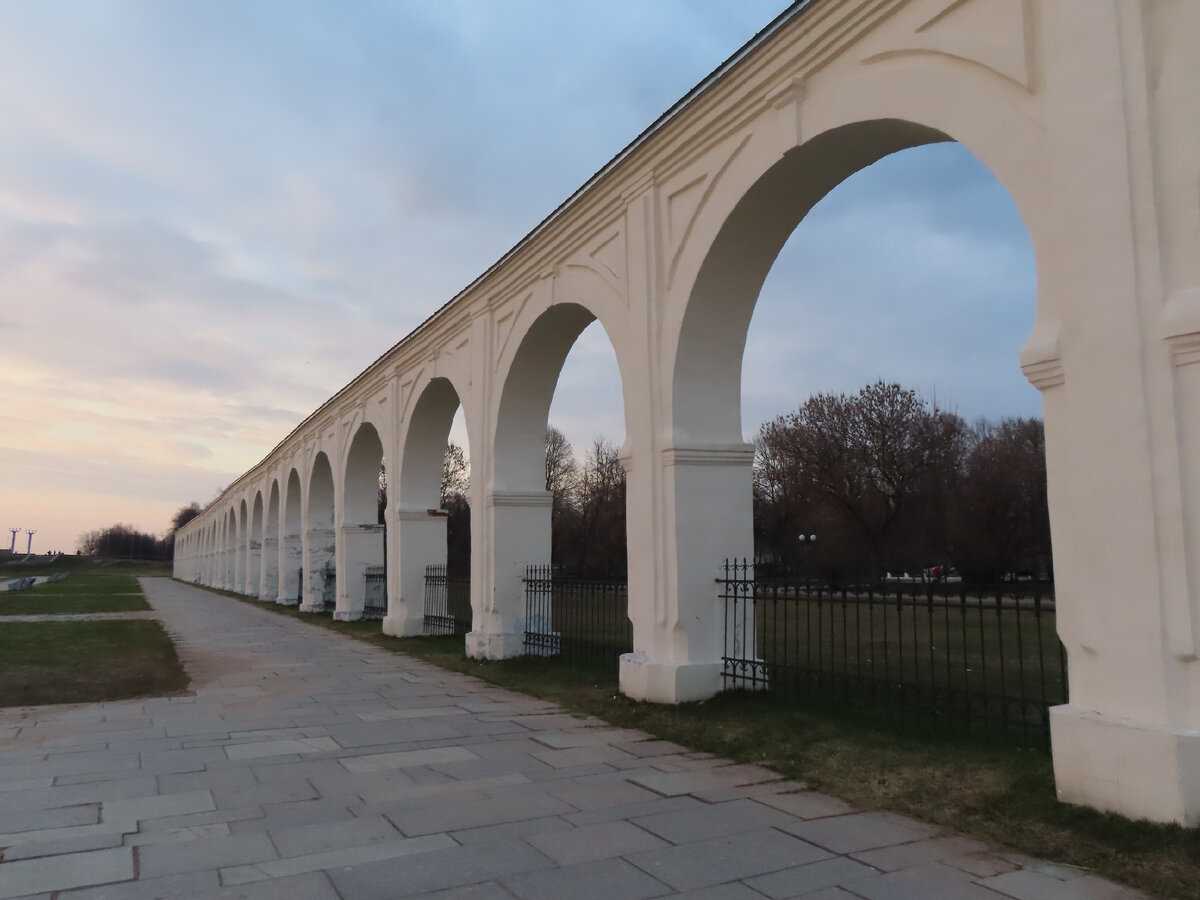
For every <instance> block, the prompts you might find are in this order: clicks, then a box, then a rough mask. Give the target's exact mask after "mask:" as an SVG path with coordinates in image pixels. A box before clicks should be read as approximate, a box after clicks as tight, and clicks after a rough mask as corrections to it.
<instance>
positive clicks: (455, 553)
mask: <svg viewBox="0 0 1200 900" xmlns="http://www.w3.org/2000/svg"><path fill="white" fill-rule="evenodd" d="M470 495H471V463H470V461H469V460H468V459H467V454H466V452H465V451H464V450H463V448H462V447H460V446H458V444H456V443H454V442H453V441H451V442H450V443H448V444H446V452H445V454H444V456H443V457H442V496H441V504H442V509H444V510H446V513H447V515H448V516H449V518H448V519H447V520H446V564H447V567H448V569H449V571H452V572H459V573H466V572H469V571H470V570H471V502H470Z"/></svg>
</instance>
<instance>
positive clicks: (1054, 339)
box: [1021, 323, 1066, 391]
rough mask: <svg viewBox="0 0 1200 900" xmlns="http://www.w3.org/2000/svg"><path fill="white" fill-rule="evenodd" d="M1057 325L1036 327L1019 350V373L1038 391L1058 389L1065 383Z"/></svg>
mask: <svg viewBox="0 0 1200 900" xmlns="http://www.w3.org/2000/svg"><path fill="white" fill-rule="evenodd" d="M1058 333H1059V326H1058V324H1057V323H1054V324H1048V325H1038V326H1035V327H1034V329H1033V333H1032V334H1030V335H1029V339H1028V340H1027V341H1026V342H1025V346H1024V347H1022V348H1021V371H1022V372H1023V373H1024V375H1025V378H1026V379H1027V380H1028V381H1029V383H1030V384H1032V385H1033V386H1034V387H1035V388H1037V389H1038V390H1039V391H1044V390H1048V389H1049V388H1053V387H1058V386H1059V385H1061V384H1063V382H1065V381H1066V372H1065V370H1064V369H1063V364H1062V351H1061V349H1060V347H1059V341H1058Z"/></svg>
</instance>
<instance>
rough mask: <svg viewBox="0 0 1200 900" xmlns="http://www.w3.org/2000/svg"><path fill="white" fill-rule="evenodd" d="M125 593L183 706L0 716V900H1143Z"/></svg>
mask: <svg viewBox="0 0 1200 900" xmlns="http://www.w3.org/2000/svg"><path fill="white" fill-rule="evenodd" d="M143 585H144V588H145V590H146V594H147V597H148V599H149V600H150V603H151V604H152V606H153V607H154V614H155V615H157V616H158V617H159V618H160V619H161V620H162V621H163V623H164V625H165V626H166V627H167V629H168V631H169V632H170V633H171V634H172V635H173V636H174V638H175V640H176V641H177V645H178V649H179V653H180V658H181V659H182V660H183V661H184V665H185V667H186V668H187V669H188V672H189V674H190V676H191V678H192V686H191V692H190V693H188V694H187V695H181V696H177V697H164V698H151V699H145V700H130V701H122V702H115V703H102V704H88V705H79V706H65V707H32V708H26V709H21V708H16V709H0V854H2V855H0V900H14V898H24V897H39V898H40V897H45V898H47V900H51V898H52V900H105V898H119V900H139V898H151V897H171V898H190V897H214V898H219V897H230V898H233V897H238V898H263V900H268V898H286V900H307V898H325V897H329V898H338V897H340V898H342V900H360V898H366V900H369V898H375V897H378V898H381V900H393V898H397V897H431V898H432V897H438V898H441V900H497V898H507V900H511V898H513V897H518V898H528V900H537V898H585V900H586V898H588V897H597V898H604V900H610V898H611V900H620V898H641V897H646V898H651V897H683V898H688V900H752V898H758V900H762V898H764V897H768V898H778V900H783V898H791V897H798V896H804V897H805V898H807V900H864V898H866V900H905V898H918V897H919V898H947V900H954V898H962V900H983V898H988V900H1005V898H1008V900H1043V898H1044V900H1125V898H1135V897H1138V896H1141V895H1139V894H1138V893H1137V892H1135V891H1132V890H1129V889H1127V888H1123V887H1120V886H1118V885H1114V884H1112V883H1110V882H1107V881H1104V880H1102V879H1099V878H1096V877H1094V876H1091V875H1089V874H1088V873H1086V872H1080V871H1078V870H1074V869H1070V868H1067V867H1061V866H1053V865H1051V864H1048V863H1043V862H1039V861H1038V860H1033V859H1029V858H1027V857H1021V856H1017V855H1015V854H1010V853H1000V852H995V851H992V850H990V849H989V848H987V847H986V846H985V845H983V844H981V843H979V842H977V841H972V840H968V839H966V838H963V837H960V836H956V835H952V834H945V833H941V832H939V831H938V830H937V829H935V828H932V827H930V826H928V825H925V824H922V823H920V822H915V821H913V820H910V819H906V818H904V817H901V816H895V815H890V814H886V813H863V812H860V811H857V810H854V809H853V808H851V807H850V806H849V805H847V804H845V803H843V802H842V801H840V800H837V799H835V798H832V797H827V796H824V795H821V794H818V793H816V792H814V791H811V790H808V789H807V788H806V787H805V786H804V785H802V784H798V783H796V782H791V781H785V780H783V779H780V778H779V777H778V776H777V775H776V774H775V773H773V772H771V771H769V770H767V769H763V768H761V767H758V766H745V765H731V764H730V763H728V762H727V761H725V760H722V759H719V758H717V757H715V756H713V755H712V754H707V753H696V752H693V751H691V750H689V749H688V748H686V747H681V746H679V745H676V744H673V743H670V742H667V741H661V740H657V739H655V738H653V737H652V736H650V735H647V734H644V733H642V732H639V731H635V730H631V729H622V728H613V727H611V726H609V725H607V724H606V723H604V722H601V721H599V720H596V719H590V718H580V717H577V716H574V715H571V714H568V713H565V712H563V711H562V710H559V709H557V708H556V707H554V706H553V705H552V704H549V703H546V702H545V701H541V700H537V699H535V698H530V697H525V696H522V695H520V694H515V693H513V692H511V691H507V690H504V689H502V688H497V687H494V686H491V685H486V684H483V683H482V682H479V681H476V680H475V679H472V678H468V677H466V676H462V675H458V674H455V673H450V672H445V671H442V670H440V669H438V668H436V667H434V666H431V665H429V664H427V663H424V662H421V661H419V660H412V659H409V658H407V657H405V656H402V655H399V654H393V653H389V652H387V651H385V650H382V649H380V648H375V647H370V646H366V645H363V644H361V643H358V642H356V641H353V640H351V639H349V638H346V637H345V636H343V635H338V634H334V633H331V632H328V631H326V630H324V629H317V628H312V627H310V626H308V625H306V624H305V623H303V622H297V621H295V620H292V619H289V618H284V617H280V616H276V615H273V614H272V613H270V612H269V611H266V610H263V609H257V608H255V606H254V605H251V604H245V603H239V602H237V601H234V600H230V599H228V598H225V597H221V596H219V595H215V594H211V593H209V592H207V591H203V590H199V589H197V588H193V587H190V586H185V585H181V584H176V583H175V582H172V581H170V580H168V579H146V580H144V582H143ZM0 627H3V626H2V624H0Z"/></svg>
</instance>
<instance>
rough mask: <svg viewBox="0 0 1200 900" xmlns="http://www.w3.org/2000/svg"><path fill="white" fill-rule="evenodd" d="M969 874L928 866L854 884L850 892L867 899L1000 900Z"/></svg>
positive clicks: (901, 870) (934, 865)
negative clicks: (971, 878) (975, 881)
mask: <svg viewBox="0 0 1200 900" xmlns="http://www.w3.org/2000/svg"><path fill="white" fill-rule="evenodd" d="M969 878H970V876H969V875H967V874H966V873H964V872H962V871H960V870H958V869H952V868H951V867H949V866H944V865H942V864H941V863H936V862H935V863H927V864H925V865H923V866H914V867H912V868H909V869H900V870H898V871H895V872H888V873H886V874H884V875H880V876H878V877H876V878H867V879H863V880H862V881H857V882H854V883H853V884H852V885H851V886H850V890H851V891H853V892H854V893H855V894H858V895H860V896H862V897H866V898H867V900H928V898H930V897H937V898H938V900H997V897H996V893H995V892H994V891H990V890H988V889H987V888H985V887H981V886H979V885H978V884H975V883H974V882H973V881H968V880H967V879H969Z"/></svg>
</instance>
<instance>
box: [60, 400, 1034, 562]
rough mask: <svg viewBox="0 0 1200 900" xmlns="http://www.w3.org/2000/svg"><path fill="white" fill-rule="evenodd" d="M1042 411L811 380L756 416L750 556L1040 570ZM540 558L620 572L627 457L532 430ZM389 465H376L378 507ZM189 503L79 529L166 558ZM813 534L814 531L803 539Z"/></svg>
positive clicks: (455, 522)
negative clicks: (986, 409)
mask: <svg viewBox="0 0 1200 900" xmlns="http://www.w3.org/2000/svg"><path fill="white" fill-rule="evenodd" d="M1045 445H1046V441H1045V432H1044V429H1043V427H1042V422H1041V420H1040V419H1036V418H1007V419H1003V420H1001V421H999V422H990V421H986V420H979V421H976V422H974V423H968V422H966V421H965V420H964V419H963V418H962V417H960V416H958V415H957V414H955V413H952V412H949V411H946V410H943V409H940V408H938V406H937V405H936V404H935V403H931V402H929V401H927V400H925V399H924V398H922V397H921V396H920V395H919V394H918V393H917V392H916V391H914V390H911V389H908V388H904V387H901V386H900V385H899V384H895V383H889V382H884V381H877V382H875V383H873V384H869V385H867V386H865V387H863V388H862V389H861V390H859V391H858V392H857V393H854V394H833V393H821V394H815V395H814V396H812V397H810V398H809V399H808V400H806V401H805V402H804V403H803V404H801V405H800V407H799V408H798V409H796V410H795V411H794V412H791V413H787V414H785V415H781V416H778V417H776V418H775V419H772V420H770V421H769V422H766V423H764V424H763V425H762V427H761V428H760V429H759V431H758V433H757V435H756V436H755V439H754V450H755V456H754V547H755V558H756V561H757V562H758V563H759V565H760V567H761V568H764V570H768V571H769V570H770V569H771V568H780V569H792V570H803V571H804V572H806V573H808V574H812V575H821V576H823V577H826V578H829V579H831V580H839V579H848V578H879V577H882V576H884V575H886V574H888V573H892V574H901V573H905V572H907V573H911V574H914V575H916V574H919V573H921V572H922V571H925V570H929V569H933V568H939V567H940V568H943V569H945V568H948V567H950V566H955V567H957V569H958V571H959V572H960V573H961V574H962V575H963V576H964V577H966V578H968V579H980V580H992V579H996V578H1002V577H1005V576H1008V575H1017V576H1019V575H1031V576H1046V577H1049V576H1051V575H1052V574H1053V561H1052V557H1051V551H1050V517H1049V512H1048V509H1047V502H1046V457H1045ZM545 474H546V490H547V491H549V492H550V494H551V497H552V506H551V561H552V563H553V564H554V565H555V567H556V568H557V569H558V570H559V571H560V572H562V573H564V574H568V575H574V576H580V577H590V578H616V579H620V578H624V577H625V573H626V570H627V559H626V539H625V493H626V485H625V469H624V467H623V466H622V464H621V460H620V458H619V455H618V450H617V448H616V446H615V445H613V444H612V443H611V442H609V441H607V440H606V439H604V438H596V439H595V440H594V441H593V443H592V445H591V446H590V447H589V448H588V449H587V450H586V451H585V452H584V454H583V457H582V458H578V457H577V456H576V453H575V450H574V448H573V447H572V446H571V443H570V442H569V441H568V440H567V439H566V437H565V436H564V435H563V433H562V432H561V431H559V430H558V429H557V428H554V427H551V428H549V429H548V430H547V432H546V469H545ZM470 484H471V470H470V463H469V461H468V460H467V457H466V454H465V452H464V450H463V448H462V447H459V446H458V445H456V444H454V443H453V442H451V443H449V444H448V445H447V447H446V451H445V457H444V465H443V470H442V484H441V505H442V509H443V510H445V511H446V512H447V514H448V519H447V562H448V564H449V567H450V570H451V571H452V572H460V573H466V572H468V571H469V570H470V558H471V507H470V501H469V494H470ZM386 505H387V473H386V471H385V470H384V469H383V467H382V466H381V467H380V473H379V521H380V522H383V521H384V510H385V508H386ZM201 512H202V507H201V506H200V504H198V503H191V504H188V505H187V506H184V507H182V508H181V509H180V510H179V511H178V512H177V513H176V514H175V516H174V517H173V519H172V521H171V524H170V527H169V528H168V529H167V531H166V533H165V534H164V535H163V537H161V538H158V537H156V536H154V535H151V534H146V533H143V532H140V531H138V530H137V529H135V528H133V527H132V526H130V525H113V526H110V527H109V528H105V529H101V530H98V531H92V532H89V533H88V534H85V535H83V536H82V537H81V538H80V547H81V550H82V552H84V553H87V554H92V555H97V556H113V557H126V558H129V557H133V558H141V559H169V558H170V557H171V555H172V552H173V549H174V537H175V533H176V532H177V531H178V530H179V529H180V528H182V527H183V526H184V525H186V524H187V523H188V522H189V521H191V520H192V519H193V518H195V517H196V516H198V515H200V513H201ZM814 538H815V540H814Z"/></svg>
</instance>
